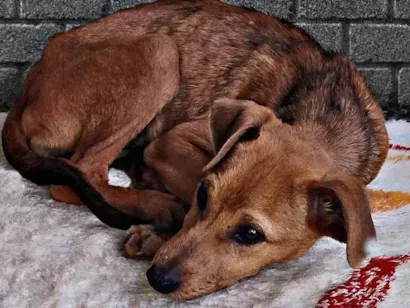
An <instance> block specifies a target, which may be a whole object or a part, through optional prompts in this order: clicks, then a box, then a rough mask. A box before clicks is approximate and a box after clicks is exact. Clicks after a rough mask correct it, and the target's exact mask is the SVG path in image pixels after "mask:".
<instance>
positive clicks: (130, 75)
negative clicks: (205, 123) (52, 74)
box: [50, 36, 185, 227]
mask: <svg viewBox="0 0 410 308" xmlns="http://www.w3.org/2000/svg"><path fill="white" fill-rule="evenodd" d="M131 47H133V48H130V46H123V45H121V44H119V45H118V46H116V45H114V46H110V47H109V48H103V49H101V50H98V52H97V53H96V55H95V56H90V59H89V61H88V62H86V63H85V64H84V67H82V73H83V74H84V75H85V76H93V78H96V80H94V81H93V82H92V83H91V85H92V86H93V87H95V88H96V89H95V92H97V93H98V91H99V90H101V91H103V92H104V93H106V95H107V96H108V97H102V99H103V101H102V102H101V103H99V102H96V103H95V108H98V109H96V110H93V109H90V117H91V120H90V121H89V122H90V123H88V125H85V129H89V130H88V131H86V132H84V135H85V137H82V138H81V139H80V141H79V142H78V143H77V146H76V149H75V151H74V155H73V157H72V158H71V159H70V161H69V163H70V164H72V165H73V166H74V167H75V168H76V169H78V170H80V171H81V173H82V174H83V176H84V178H85V179H86V180H87V181H88V182H89V184H90V185H91V186H92V187H93V188H94V189H95V190H96V191H97V192H98V193H99V194H100V195H101V196H102V197H103V198H104V199H105V201H107V202H108V203H109V204H110V205H111V206H113V207H114V208H116V209H117V210H119V211H121V212H123V213H125V214H128V215H131V216H136V217H137V218H139V219H140V220H141V222H146V223H154V224H155V225H157V226H164V227H165V226H170V224H172V222H174V221H178V222H181V221H182V219H183V217H184V215H185V212H184V208H183V205H181V204H180V202H179V200H178V199H177V198H175V197H173V196H172V195H170V194H164V193H160V192H158V191H153V190H151V191H150V190H138V189H129V188H122V187H114V186H110V185H109V184H108V168H109V166H110V165H111V163H112V162H113V161H114V160H115V158H116V157H117V156H118V155H119V153H120V152H121V151H122V150H123V149H124V147H125V146H126V145H127V144H128V143H129V142H130V141H131V140H132V139H133V138H135V136H137V135H138V134H139V133H141V131H142V130H143V129H144V128H145V127H146V126H147V125H148V124H149V123H150V121H151V120H153V118H154V117H155V116H156V114H158V112H159V111H160V110H161V109H162V108H163V106H164V105H166V104H167V103H169V102H170V101H171V100H172V98H173V97H174V95H175V93H176V92H177V91H178V87H179V59H178V53H177V50H176V46H175V44H174V43H173V42H172V41H171V40H170V39H168V38H167V37H159V36H152V37H151V36H148V37H144V38H142V39H141V40H140V41H138V42H137V43H135V44H134V46H131ZM138 52H140V53H141V54H140V55H139V58H138V57H136V53H138ZM130 58H132V59H134V60H133V61H131V62H130V60H129V59H130ZM127 61H128V62H130V63H127ZM90 63H91V64H90ZM100 75H109V77H110V80H113V84H110V83H107V82H106V80H105V79H103V80H101V81H99V79H98V76H100ZM114 81H115V82H114ZM118 88H120V89H121V90H120V91H121V93H123V95H118V93H117V92H118V91H119V90H118ZM75 91H88V92H90V89H84V90H82V89H75ZM113 93H115V95H114V94H113ZM98 97H101V95H99V96H98ZM93 117H95V118H93ZM88 127H91V128H88ZM50 193H51V195H52V196H53V198H55V199H56V200H59V201H71V202H72V201H74V202H75V203H77V202H78V201H79V199H78V198H76V197H75V196H74V195H75V194H74V192H72V193H69V190H68V188H61V187H60V188H52V189H51V191H50ZM76 201H77V202H76ZM86 205H87V206H88V207H89V208H90V209H91V211H92V212H93V213H94V214H95V215H97V217H106V218H105V219H106V220H107V221H104V222H105V223H107V224H109V225H110V224H111V225H118V223H112V222H110V221H108V220H109V218H107V217H108V216H107V215H105V211H107V210H108V209H106V208H104V207H99V206H96V205H94V204H88V203H87V204H86ZM113 219H114V218H113ZM122 227H123V226H122Z"/></svg>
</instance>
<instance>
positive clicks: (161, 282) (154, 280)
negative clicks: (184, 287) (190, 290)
mask: <svg viewBox="0 0 410 308" xmlns="http://www.w3.org/2000/svg"><path fill="white" fill-rule="evenodd" d="M147 278H148V282H149V284H150V285H151V286H152V287H153V288H154V289H155V290H157V291H158V292H161V293H164V294H168V293H171V292H174V291H176V290H178V288H179V286H180V285H181V283H180V282H179V281H178V280H176V279H175V278H173V277H172V274H171V273H170V271H169V270H167V269H165V268H162V267H159V266H156V265H153V266H151V267H150V268H149V269H148V271H147Z"/></svg>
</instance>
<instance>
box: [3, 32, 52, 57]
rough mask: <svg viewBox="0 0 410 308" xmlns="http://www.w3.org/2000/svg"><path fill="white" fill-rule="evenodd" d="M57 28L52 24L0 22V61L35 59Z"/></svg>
mask: <svg viewBox="0 0 410 308" xmlns="http://www.w3.org/2000/svg"><path fill="white" fill-rule="evenodd" d="M59 30H60V28H59V27H58V26H56V25H52V24H47V25H46V24H41V25H37V26H34V25H22V24H0V62H31V61H35V60H36V59H37V58H38V57H39V55H40V53H41V51H42V49H43V46H44V44H45V43H46V42H47V40H48V38H49V37H50V36H52V35H54V34H55V33H57V32H58V31H59Z"/></svg>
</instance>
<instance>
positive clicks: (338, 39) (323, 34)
mask: <svg viewBox="0 0 410 308" xmlns="http://www.w3.org/2000/svg"><path fill="white" fill-rule="evenodd" d="M296 25H297V26H298V27H300V28H302V29H303V30H305V31H306V32H307V33H309V34H310V35H311V36H312V37H313V38H314V39H315V40H317V41H318V42H319V43H320V45H322V47H323V48H325V49H327V50H333V51H341V50H342V47H343V34H342V31H343V30H342V25H341V24H306V23H300V24H296Z"/></svg>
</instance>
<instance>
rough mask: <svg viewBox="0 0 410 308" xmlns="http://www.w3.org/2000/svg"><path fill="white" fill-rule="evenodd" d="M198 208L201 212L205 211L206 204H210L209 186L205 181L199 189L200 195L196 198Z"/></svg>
mask: <svg viewBox="0 0 410 308" xmlns="http://www.w3.org/2000/svg"><path fill="white" fill-rule="evenodd" d="M196 200H197V203H198V207H199V209H200V210H201V211H204V210H205V208H206V204H207V203H208V186H207V185H206V183H205V182H204V181H202V182H201V184H200V185H199V188H198V194H197V196H196Z"/></svg>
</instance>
